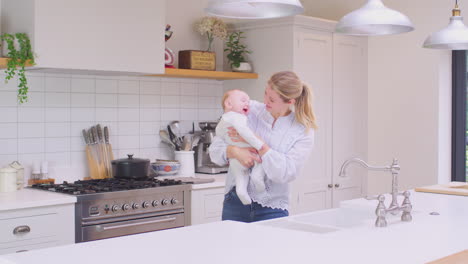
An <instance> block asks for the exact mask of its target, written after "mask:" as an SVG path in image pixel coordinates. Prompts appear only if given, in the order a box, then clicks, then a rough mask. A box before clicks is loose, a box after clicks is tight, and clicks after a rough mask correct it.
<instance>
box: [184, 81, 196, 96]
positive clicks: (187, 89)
mask: <svg viewBox="0 0 468 264" xmlns="http://www.w3.org/2000/svg"><path fill="white" fill-rule="evenodd" d="M180 94H181V95H183V96H187V95H197V94H198V87H197V84H196V83H194V82H191V83H185V82H183V83H180Z"/></svg>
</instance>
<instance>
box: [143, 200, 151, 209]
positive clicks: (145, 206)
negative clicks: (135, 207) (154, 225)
mask: <svg viewBox="0 0 468 264" xmlns="http://www.w3.org/2000/svg"><path fill="white" fill-rule="evenodd" d="M142 206H143V208H148V207H149V206H150V203H149V202H146V201H144V202H143V204H142Z"/></svg>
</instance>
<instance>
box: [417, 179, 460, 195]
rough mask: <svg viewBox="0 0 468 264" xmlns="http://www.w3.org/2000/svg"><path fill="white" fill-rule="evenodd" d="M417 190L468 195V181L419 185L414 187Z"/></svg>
mask: <svg viewBox="0 0 468 264" xmlns="http://www.w3.org/2000/svg"><path fill="white" fill-rule="evenodd" d="M414 190H415V191H416V192H428V193H440V194H451V195H462V196H468V183H465V182H451V183H448V184H436V185H431V186H424V187H418V188H415V189H414Z"/></svg>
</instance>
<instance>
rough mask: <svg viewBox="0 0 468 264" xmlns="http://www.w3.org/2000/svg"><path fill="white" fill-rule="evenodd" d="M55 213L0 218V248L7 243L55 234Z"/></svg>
mask: <svg viewBox="0 0 468 264" xmlns="http://www.w3.org/2000/svg"><path fill="white" fill-rule="evenodd" d="M56 220H57V215H56V214H53V213H51V214H43V215H34V216H24V217H16V218H10V219H2V220H0V234H1V236H0V248H5V247H7V245H8V244H10V245H11V243H14V242H18V241H25V240H32V239H37V238H44V237H53V236H55V235H57V231H56V229H55V226H56V225H54V223H55V222H56Z"/></svg>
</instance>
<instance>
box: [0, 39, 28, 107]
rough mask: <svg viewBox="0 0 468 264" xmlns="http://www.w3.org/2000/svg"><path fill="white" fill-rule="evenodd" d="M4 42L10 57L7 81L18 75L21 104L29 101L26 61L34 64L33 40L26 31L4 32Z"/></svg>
mask: <svg viewBox="0 0 468 264" xmlns="http://www.w3.org/2000/svg"><path fill="white" fill-rule="evenodd" d="M1 40H2V42H4V43H6V45H7V50H8V53H7V57H9V58H10V59H9V60H8V62H7V68H6V70H5V73H6V77H5V82H6V83H8V81H9V80H11V79H13V77H15V75H18V80H19V84H18V102H19V103H20V104H22V103H24V102H27V101H28V89H29V87H28V80H27V79H26V70H25V67H26V63H27V62H29V63H31V64H33V65H34V55H33V52H32V50H31V41H30V40H29V37H28V36H27V35H26V34H25V33H16V34H14V35H13V34H8V33H5V34H2V35H1ZM15 40H16V41H17V42H18V48H19V49H16V46H15Z"/></svg>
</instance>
